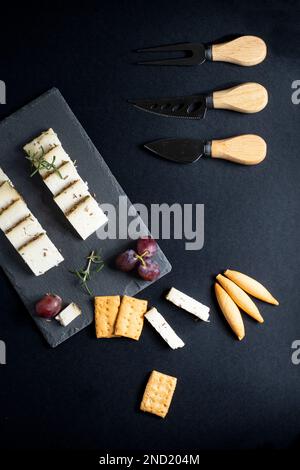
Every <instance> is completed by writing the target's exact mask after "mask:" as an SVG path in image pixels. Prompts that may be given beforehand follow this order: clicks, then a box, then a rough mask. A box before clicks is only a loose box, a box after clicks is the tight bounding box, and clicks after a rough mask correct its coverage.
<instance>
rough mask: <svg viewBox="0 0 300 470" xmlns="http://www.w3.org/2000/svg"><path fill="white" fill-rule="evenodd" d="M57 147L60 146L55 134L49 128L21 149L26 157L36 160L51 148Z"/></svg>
mask: <svg viewBox="0 0 300 470" xmlns="http://www.w3.org/2000/svg"><path fill="white" fill-rule="evenodd" d="M59 145H61V144H60V140H59V138H58V137H57V134H56V133H55V132H54V131H53V129H51V128H50V129H48V130H47V131H45V132H42V133H41V135H39V136H38V137H36V138H35V139H33V140H32V141H31V142H29V143H28V144H26V145H25V146H24V147H23V149H24V150H25V152H26V153H27V155H28V156H30V157H36V158H38V157H41V156H42V155H44V154H46V153H47V152H49V150H51V149H52V148H53V147H56V146H59Z"/></svg>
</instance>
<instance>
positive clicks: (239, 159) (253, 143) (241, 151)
mask: <svg viewBox="0 0 300 470" xmlns="http://www.w3.org/2000/svg"><path fill="white" fill-rule="evenodd" d="M266 153H267V144H266V142H265V141H264V139H262V138H261V137H259V136H258V135H254V134H245V135H240V136H237V137H231V138H229V139H223V140H213V141H212V143H211V157H212V158H222V159H224V160H229V161H231V162H235V163H241V164H242V165H257V163H260V162H262V161H263V160H264V158H265V156H266Z"/></svg>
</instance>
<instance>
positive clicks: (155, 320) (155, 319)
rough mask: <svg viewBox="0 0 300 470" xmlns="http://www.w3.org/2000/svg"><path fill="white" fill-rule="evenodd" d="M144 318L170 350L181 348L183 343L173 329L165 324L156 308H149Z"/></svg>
mask: <svg viewBox="0 0 300 470" xmlns="http://www.w3.org/2000/svg"><path fill="white" fill-rule="evenodd" d="M145 317H146V318H147V320H148V321H149V323H150V324H151V325H152V326H153V328H154V329H155V330H156V331H157V333H158V334H160V336H161V337H162V338H163V339H164V340H165V341H166V343H168V345H169V346H170V348H172V349H178V348H183V346H184V342H183V341H182V339H180V338H179V336H177V334H176V333H175V331H174V330H173V328H171V326H170V325H169V324H168V323H167V322H166V320H165V319H164V317H163V316H162V315H161V314H160V313H159V311H158V310H157V309H156V308H154V307H153V308H151V309H150V310H149V311H148V312H147V313H146V314H145Z"/></svg>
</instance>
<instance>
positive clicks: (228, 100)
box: [212, 82, 268, 113]
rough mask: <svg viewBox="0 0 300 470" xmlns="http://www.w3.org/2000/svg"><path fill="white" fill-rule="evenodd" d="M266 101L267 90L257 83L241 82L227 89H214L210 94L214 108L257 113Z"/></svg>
mask: <svg viewBox="0 0 300 470" xmlns="http://www.w3.org/2000/svg"><path fill="white" fill-rule="evenodd" d="M267 103H268V92H267V90H266V89H265V87H263V86H262V85H260V84H259V83H250V82H249V83H243V84H242V85H238V86H235V87H233V88H228V89H227V90H221V91H215V92H214V93H213V95H212V105H213V107H214V108H217V109H229V110H231V111H238V112H240V113H257V112H258V111H261V110H262V109H264V107H265V106H266V105H267Z"/></svg>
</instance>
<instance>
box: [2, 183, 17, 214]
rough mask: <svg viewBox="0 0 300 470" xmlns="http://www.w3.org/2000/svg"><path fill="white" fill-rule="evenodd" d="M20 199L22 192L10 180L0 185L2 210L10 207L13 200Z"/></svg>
mask: <svg viewBox="0 0 300 470" xmlns="http://www.w3.org/2000/svg"><path fill="white" fill-rule="evenodd" d="M17 199H20V194H19V193H18V191H16V190H15V188H14V187H13V186H12V184H11V183H10V182H9V181H4V182H3V183H2V184H1V186H0V210H1V209H4V208H6V207H8V206H9V205H10V204H11V203H12V202H14V201H16V200H17Z"/></svg>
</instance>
